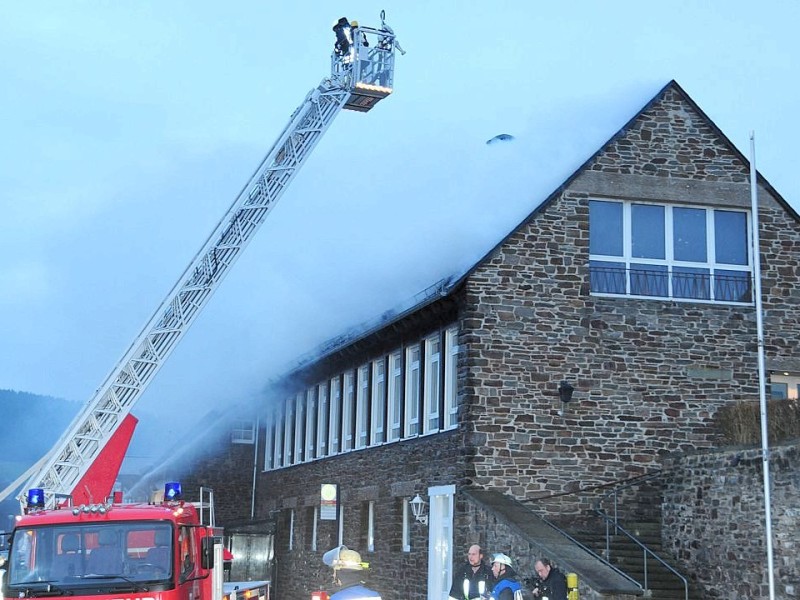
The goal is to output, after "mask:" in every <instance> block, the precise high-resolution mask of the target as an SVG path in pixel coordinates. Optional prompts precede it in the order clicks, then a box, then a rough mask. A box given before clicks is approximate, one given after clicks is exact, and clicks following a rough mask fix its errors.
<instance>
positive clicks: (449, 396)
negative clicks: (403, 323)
mask: <svg viewBox="0 0 800 600" xmlns="http://www.w3.org/2000/svg"><path fill="white" fill-rule="evenodd" d="M444 344H445V355H444V360H445V368H444V373H445V376H444V428H445V429H452V428H453V427H456V425H458V422H457V420H456V419H457V417H458V403H457V399H458V328H457V327H450V328H448V329H447V330H446V331H445V333H444Z"/></svg>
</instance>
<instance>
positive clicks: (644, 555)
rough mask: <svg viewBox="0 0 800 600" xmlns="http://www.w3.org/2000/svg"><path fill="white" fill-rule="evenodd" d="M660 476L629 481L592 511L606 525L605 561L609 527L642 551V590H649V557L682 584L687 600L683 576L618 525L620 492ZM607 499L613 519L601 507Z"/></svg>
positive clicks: (686, 586)
mask: <svg viewBox="0 0 800 600" xmlns="http://www.w3.org/2000/svg"><path fill="white" fill-rule="evenodd" d="M660 476H661V472H660V471H657V472H655V473H650V474H649V475H644V476H643V477H639V478H637V479H635V480H633V481H629V482H628V483H626V484H624V485H621V486H619V487H616V488H614V489H613V490H611V491H610V492H608V493H607V494H605V495H604V496H603V497H601V498H600V499H599V500H597V502H595V505H594V511H595V513H597V515H599V516H600V517H601V518H602V519H603V520H604V521H605V524H606V559H608V560H610V559H611V535H610V533H609V527H610V526H613V527H614V532H615V533H621V534H622V535H624V536H626V537H627V538H628V539H629V540H630V541H632V542H633V543H634V544H636V545H637V546H639V548H641V549H642V564H643V567H644V583H643V584H640V585H642V587H644V589H650V588H649V586H648V578H647V556H648V555H650V556H652V557H653V558H654V559H655V560H656V561H658V562H659V563H660V564H661V565H662V566H663V567H664V568H665V569H667V571H669V572H670V573H672V574H673V575H675V576H676V577H677V578H678V579H680V580H681V581H682V582H683V596H684V600H689V582H688V581H687V580H686V578H685V577H684V576H683V575H681V574H680V573H678V571H676V570H675V569H674V568H673V567H672V566H670V565H669V564H667V562H666V561H664V559H662V558H661V557H660V556H658V554H656V553H655V552H653V551H652V550H651V549H650V548H648V547H647V546H646V545H645V544H643V543H642V542H641V541H640V540H639V539H638V538H637V537H636V536H634V535H633V534H632V533H630V532H629V531H627V530H626V529H625V528H624V527H623V526H622V525H620V524H619V515H618V511H617V507H618V502H617V498H618V497H619V492H621V491H622V490H625V489H628V488H630V487H633V486H634V485H639V484H641V483H643V482H645V481H650V480H651V479H656V478H657V477H660ZM609 497H613V498H614V516H613V517H611V516H610V515H609V514H608V513H607V512H606V511H604V510H603V508H602V506H601V505H602V503H603V502H604V501H605V500H607V499H608V498H609ZM637 583H638V582H637Z"/></svg>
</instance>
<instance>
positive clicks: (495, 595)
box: [489, 554, 522, 600]
mask: <svg viewBox="0 0 800 600" xmlns="http://www.w3.org/2000/svg"><path fill="white" fill-rule="evenodd" d="M492 573H494V577H495V583H494V587H493V588H492V595H491V596H489V600H521V598H522V585H521V584H520V582H519V580H518V579H517V572H516V571H515V570H514V568H513V567H512V566H511V559H510V558H509V557H508V556H507V555H505V554H495V555H494V556H492Z"/></svg>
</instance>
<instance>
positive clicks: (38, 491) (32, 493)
mask: <svg viewBox="0 0 800 600" xmlns="http://www.w3.org/2000/svg"><path fill="white" fill-rule="evenodd" d="M28 508H44V490H43V489H42V488H31V489H29V490H28Z"/></svg>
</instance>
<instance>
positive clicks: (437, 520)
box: [428, 485, 456, 600]
mask: <svg viewBox="0 0 800 600" xmlns="http://www.w3.org/2000/svg"><path fill="white" fill-rule="evenodd" d="M455 492H456V486H454V485H440V486H436V487H430V488H428V497H429V501H430V502H429V506H430V514H429V515H428V524H429V528H428V600H447V598H448V595H449V593H450V584H451V583H452V580H453V496H454V494H455Z"/></svg>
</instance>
